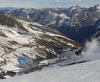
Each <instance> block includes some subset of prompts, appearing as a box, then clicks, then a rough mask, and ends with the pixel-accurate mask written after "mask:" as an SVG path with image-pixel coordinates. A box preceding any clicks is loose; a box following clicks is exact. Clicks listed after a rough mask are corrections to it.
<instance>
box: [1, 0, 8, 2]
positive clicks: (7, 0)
mask: <svg viewBox="0 0 100 82" xmlns="http://www.w3.org/2000/svg"><path fill="white" fill-rule="evenodd" d="M0 1H2V2H3V1H8V0H0Z"/></svg>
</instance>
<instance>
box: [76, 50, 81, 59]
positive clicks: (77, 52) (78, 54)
mask: <svg viewBox="0 0 100 82" xmlns="http://www.w3.org/2000/svg"><path fill="white" fill-rule="evenodd" d="M81 52H82V50H81V49H80V50H78V51H76V52H75V54H76V55H77V56H80V57H81V58H82V53H81Z"/></svg>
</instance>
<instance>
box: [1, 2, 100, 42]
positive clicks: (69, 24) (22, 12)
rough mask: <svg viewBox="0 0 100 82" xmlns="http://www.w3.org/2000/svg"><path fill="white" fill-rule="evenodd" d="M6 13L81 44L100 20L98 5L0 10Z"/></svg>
mask: <svg viewBox="0 0 100 82" xmlns="http://www.w3.org/2000/svg"><path fill="white" fill-rule="evenodd" d="M6 13H10V14H11V15H12V16H14V17H25V18H28V19H33V20H34V21H36V22H38V23H39V24H42V25H46V26H49V27H51V28H54V29H57V30H58V31H60V32H61V33H63V34H64V35H66V36H67V37H69V38H71V39H73V40H75V41H78V42H81V43H83V42H84V41H85V40H86V39H88V38H89V37H90V36H92V35H93V34H95V33H96V32H97V31H98V30H97V29H96V27H94V26H95V24H96V23H97V22H98V20H99V19H100V5H99V4H98V5H95V6H93V7H90V8H81V7H79V6H77V5H74V6H72V7H70V8H43V9H33V8H31V9H24V8H21V9H15V10H12V9H3V10H0V14H6ZM99 30H100V29H99Z"/></svg>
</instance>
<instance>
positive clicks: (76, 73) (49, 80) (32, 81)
mask: <svg viewBox="0 0 100 82" xmlns="http://www.w3.org/2000/svg"><path fill="white" fill-rule="evenodd" d="M0 82H100V60H98V61H91V62H87V63H82V64H75V65H70V66H65V67H58V68H52V69H48V70H43V71H40V72H33V73H31V74H28V75H22V76H18V77H14V78H11V79H6V80H0Z"/></svg>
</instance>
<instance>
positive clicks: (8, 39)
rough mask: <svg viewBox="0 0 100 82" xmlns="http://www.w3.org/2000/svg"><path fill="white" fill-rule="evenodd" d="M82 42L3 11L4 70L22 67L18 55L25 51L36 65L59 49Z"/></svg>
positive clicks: (0, 64)
mask: <svg viewBox="0 0 100 82" xmlns="http://www.w3.org/2000/svg"><path fill="white" fill-rule="evenodd" d="M81 46H82V44H80V43H78V42H76V41H73V40H71V39H69V38H67V37H65V36H64V35H62V34H61V33H59V32H58V31H56V30H54V29H51V28H48V27H46V26H43V25H40V24H38V23H36V22H34V21H32V20H28V19H26V20H25V19H24V20H20V19H15V18H13V17H12V16H10V15H9V14H8V15H0V68H2V69H4V70H13V69H15V70H16V69H17V68H19V67H18V65H19V63H18V57H19V55H20V56H22V54H24V55H25V57H26V58H27V62H28V66H36V65H37V64H38V63H39V62H40V61H41V60H43V59H50V58H55V57H57V56H58V53H59V50H66V51H68V50H71V49H72V48H78V47H81Z"/></svg>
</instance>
